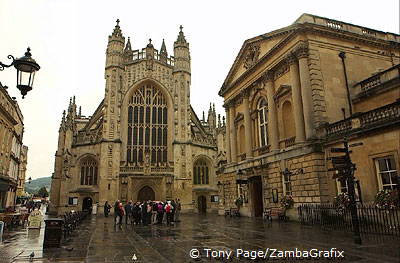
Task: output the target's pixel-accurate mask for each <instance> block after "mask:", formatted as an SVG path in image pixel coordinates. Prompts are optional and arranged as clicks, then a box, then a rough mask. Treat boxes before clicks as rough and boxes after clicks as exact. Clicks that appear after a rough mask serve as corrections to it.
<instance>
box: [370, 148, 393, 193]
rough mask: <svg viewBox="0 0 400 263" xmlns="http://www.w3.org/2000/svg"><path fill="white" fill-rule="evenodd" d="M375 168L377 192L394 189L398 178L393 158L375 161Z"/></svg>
mask: <svg viewBox="0 0 400 263" xmlns="http://www.w3.org/2000/svg"><path fill="white" fill-rule="evenodd" d="M375 166H376V172H377V175H378V182H379V190H382V189H388V190H392V189H396V187H397V185H398V183H399V178H398V171H397V168H396V162H395V159H394V156H393V155H390V156H386V157H383V158H377V159H375Z"/></svg>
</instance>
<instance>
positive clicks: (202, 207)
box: [197, 195, 207, 214]
mask: <svg viewBox="0 0 400 263" xmlns="http://www.w3.org/2000/svg"><path fill="white" fill-rule="evenodd" d="M197 208H198V209H199V214H205V213H206V212H207V199H206V197H205V196H204V195H200V196H199V197H198V199H197Z"/></svg>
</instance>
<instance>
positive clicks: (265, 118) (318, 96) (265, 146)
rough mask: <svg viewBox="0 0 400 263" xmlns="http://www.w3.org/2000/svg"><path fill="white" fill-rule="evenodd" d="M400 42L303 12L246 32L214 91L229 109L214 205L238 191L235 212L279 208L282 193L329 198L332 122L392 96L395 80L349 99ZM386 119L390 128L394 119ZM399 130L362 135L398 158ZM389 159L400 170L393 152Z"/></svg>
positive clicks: (386, 64) (392, 58)
mask: <svg viewBox="0 0 400 263" xmlns="http://www.w3.org/2000/svg"><path fill="white" fill-rule="evenodd" d="M399 47H400V36H399V35H396V34H392V33H385V32H380V31H376V30H372V29H367V28H364V27H361V26H355V25H352V24H348V23H344V22H340V21H336V20H331V19H327V18H323V17H317V16H313V15H309V14H303V15H302V16H300V18H298V19H297V20H296V21H295V23H293V24H292V25H290V26H288V27H285V28H281V29H278V30H275V31H273V32H270V33H267V34H264V35H261V36H257V37H255V38H251V39H248V40H246V41H245V42H244V44H243V46H242V48H241V50H240V52H239V54H238V56H237V58H236V59H235V61H234V63H233V66H232V67H231V69H230V71H229V73H228V76H227V77H226V79H225V81H224V83H223V85H222V87H221V90H220V91H219V95H220V96H223V97H224V101H225V103H224V107H225V109H226V116H227V120H226V123H227V131H226V138H227V144H226V152H227V160H228V161H227V163H226V164H222V165H220V167H219V169H218V175H217V177H218V180H219V181H220V186H221V187H220V189H219V190H220V196H221V197H222V199H223V200H222V202H221V204H220V211H223V209H229V208H232V207H235V204H234V201H235V199H236V198H238V197H241V198H242V199H243V200H244V204H243V206H242V207H241V208H240V212H241V213H242V214H243V215H247V216H261V215H262V212H263V210H264V209H267V208H271V207H279V206H280V203H279V202H280V200H281V198H282V197H283V196H285V195H291V196H292V197H293V199H294V202H295V207H297V206H298V205H299V204H303V203H321V202H329V201H332V199H333V197H334V196H335V195H336V194H337V192H338V188H337V187H335V185H336V183H335V182H334V180H333V179H331V178H332V175H331V174H330V173H328V172H327V169H328V166H329V161H328V160H327V158H328V156H329V155H328V154H327V152H328V151H329V149H330V147H332V146H333V144H334V142H335V141H334V139H333V138H334V136H333V137H332V136H329V135H328V133H329V127H331V126H330V125H332V124H334V123H338V122H339V123H340V124H343V123H342V122H340V121H341V120H343V118H346V123H347V124H348V123H349V122H350V123H352V122H351V121H353V119H352V117H351V118H350V116H355V115H356V112H358V111H360V112H361V111H367V110H371V109H373V108H374V107H375V105H376V106H377V107H378V106H382V105H387V104H391V103H394V102H395V100H396V99H397V98H399V96H398V94H399V93H398V92H399V88H398V87H397V88H393V87H392V88H390V89H389V88H387V90H388V91H387V92H389V93H390V92H391V93H390V94H391V95H389V93H385V92H376V94H374V95H373V96H370V101H367V100H362V101H359V102H357V103H356V102H355V101H356V100H357V98H360V96H361V95H360V94H361V93H360V90H359V89H360V88H358V86H357V85H358V84H357V83H359V82H360V81H363V80H364V79H366V78H369V77H370V76H371V74H374V73H376V72H379V71H382V70H384V69H387V68H391V67H393V66H395V65H397V64H399V62H400V51H399V50H400V49H399ZM391 74H392V75H393V74H395V73H393V72H392V73H391ZM392 75H391V76H392ZM397 78H398V76H397ZM385 81H386V79H385ZM392 82H393V81H392ZM362 83H363V82H362ZM365 85H367V84H365ZM369 85H372V84H369ZM346 86H347V87H349V88H347V87H346ZM348 90H349V91H348ZM365 93H368V91H365V92H364V95H365ZM380 97H382V98H387V100H386V101H382V100H381V99H380ZM353 104H354V105H353ZM356 104H357V106H356ZM396 109H397V111H396V110H394V112H397V114H398V108H396ZM394 115H395V114H394ZM396 116H397V118H398V115H396ZM354 122H356V120H354ZM389 122H390V123H391V125H392V126H393V124H394V122H393V119H392V120H389ZM347 124H346V125H347ZM336 126H338V125H336ZM340 127H341V128H342V127H343V125H342V126H340ZM398 133H399V130H398V128H397V130H396V129H395V130H391V131H389V130H387V132H386V131H382V132H381V133H379V134H376V133H375V134H374V135H372V133H369V134H368V135H367V134H366V135H365V136H367V137H368V139H366V141H369V140H372V141H376V142H377V141H383V140H385V141H386V143H385V144H387V145H386V147H384V146H381V148H382V147H383V148H385V150H383V149H382V152H385V151H390V152H394V153H396V154H394V156H398V151H399V136H398ZM340 136H341V137H335V138H336V139H342V138H343V134H341V135H340ZM373 136H376V138H375V139H374V138H373ZM243 138H245V139H243ZM386 138H387V139H386ZM396 140H397V141H396ZM336 142H337V141H336ZM368 147H374V144H373V143H372V142H371V143H370V146H368ZM389 148H390V149H389ZM380 151H381V150H378V149H375V150H374V151H371V152H370V153H372V152H380ZM367 153H368V152H366V151H364V150H363V154H364V155H365V154H367ZM364 157H365V156H359V157H354V158H355V159H357V160H359V159H362V158H364ZM371 158H372V159H373V158H374V157H371V156H370V157H369V158H368V160H371ZM366 160H367V159H366ZM394 160H395V161H394V162H395V163H396V166H397V169H398V167H399V162H398V157H396V158H395V159H394ZM360 166H363V165H362V164H360ZM374 166H375V165H374ZM361 169H362V171H364V170H365V169H367V170H369V169H372V166H371V165H369V166H365V168H361ZM360 171H361V170H360ZM374 171H375V169H372V170H369V173H370V174H371V176H372V177H371V178H376V175H374ZM356 176H357V175H356ZM359 176H361V175H359ZM362 176H364V175H362ZM360 180H361V179H360ZM369 183H370V182H369V181H368V180H365V183H363V182H362V183H361V184H362V185H365V191H363V194H364V195H365V197H366V199H368V200H371V197H372V196H373V195H375V194H376V191H377V189H376V187H371V186H370V185H369ZM293 211H294V209H290V211H289V213H291V212H293ZM294 218H295V217H294Z"/></svg>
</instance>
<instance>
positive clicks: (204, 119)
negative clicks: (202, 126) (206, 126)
mask: <svg viewBox="0 0 400 263" xmlns="http://www.w3.org/2000/svg"><path fill="white" fill-rule="evenodd" d="M205 121H206V118H205V116H204V111H203V122H205Z"/></svg>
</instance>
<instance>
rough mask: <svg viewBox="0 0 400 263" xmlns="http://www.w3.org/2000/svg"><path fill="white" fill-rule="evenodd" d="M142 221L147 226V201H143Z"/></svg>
mask: <svg viewBox="0 0 400 263" xmlns="http://www.w3.org/2000/svg"><path fill="white" fill-rule="evenodd" d="M141 213H142V223H143V225H144V226H147V202H144V203H142V210H141Z"/></svg>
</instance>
